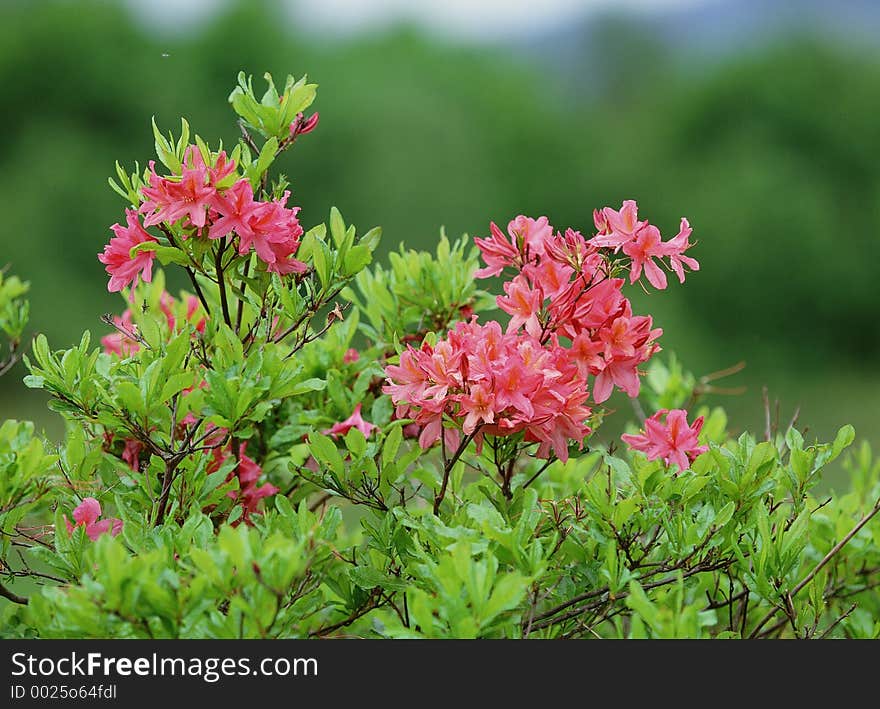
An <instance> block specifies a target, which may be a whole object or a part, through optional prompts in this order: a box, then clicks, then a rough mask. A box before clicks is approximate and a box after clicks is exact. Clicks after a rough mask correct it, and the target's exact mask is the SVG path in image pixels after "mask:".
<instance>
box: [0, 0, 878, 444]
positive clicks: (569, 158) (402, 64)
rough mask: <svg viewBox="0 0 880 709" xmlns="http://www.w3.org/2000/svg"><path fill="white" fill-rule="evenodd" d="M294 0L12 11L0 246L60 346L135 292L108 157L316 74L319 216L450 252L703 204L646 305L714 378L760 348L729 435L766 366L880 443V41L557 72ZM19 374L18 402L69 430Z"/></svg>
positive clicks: (752, 404)
mask: <svg viewBox="0 0 880 709" xmlns="http://www.w3.org/2000/svg"><path fill="white" fill-rule="evenodd" d="M277 12H278V11H277V8H276V7H275V6H274V5H273V4H272V3H269V2H248V3H235V4H233V5H232V6H231V7H230V8H228V9H227V10H226V11H224V13H223V14H221V15H220V16H219V17H217V18H215V19H214V20H212V21H211V22H210V23H208V24H207V25H206V26H205V27H204V29H203V30H202V31H200V32H197V33H194V34H193V33H187V34H185V35H184V34H180V35H175V36H156V35H154V34H151V33H150V28H148V27H142V26H138V25H137V24H136V23H135V22H134V21H133V20H132V19H131V18H130V17H129V16H128V15H127V14H125V12H124V11H123V10H122V9H121V8H120V7H119V6H118V5H116V4H111V3H106V2H77V3H68V2H43V3H39V4H34V3H4V4H3V6H2V8H0V86H2V87H3V89H2V91H0V116H2V119H0V120H2V121H3V130H2V131H0V166H2V169H0V206H2V214H3V229H2V231H0V265H3V264H5V263H7V262H8V263H11V264H12V265H13V268H14V271H15V272H16V273H17V274H18V275H20V276H21V277H22V278H23V279H26V280H29V281H30V282H31V284H32V289H31V301H32V313H31V323H32V325H31V327H32V328H33V329H34V330H39V331H42V332H45V333H46V334H47V336H48V337H49V339H50V342H51V343H52V344H53V345H54V346H58V347H61V346H67V345H69V344H72V343H73V342H76V341H78V340H79V336H80V334H81V331H82V330H83V329H85V328H90V329H91V330H92V331H93V332H94V333H96V334H98V333H102V332H103V331H104V327H103V326H102V325H101V323H100V322H99V320H98V316H99V315H100V314H101V313H104V312H117V311H119V310H120V302H119V300H118V298H116V297H113V296H110V295H109V294H107V292H106V290H105V283H106V279H105V277H104V275H103V271H102V267H101V264H100V263H98V261H97V260H96V258H95V254H97V252H98V251H99V250H100V249H101V247H102V246H103V244H104V243H105V242H106V240H107V239H108V238H109V235H110V232H109V231H108V227H109V225H110V223H112V221H114V220H115V219H117V218H121V216H122V204H121V202H120V201H119V199H118V197H116V196H115V195H114V194H113V193H112V192H111V191H110V190H109V189H108V188H106V187H105V185H106V177H107V175H109V174H111V173H112V171H113V163H114V160H116V159H117V158H118V157H120V156H132V155H141V156H143V159H144V160H146V159H148V158H149V156H151V155H152V154H153V147H152V134H151V130H150V124H149V121H150V117H151V116H152V115H153V114H155V115H156V120H157V122H158V123H159V125H160V126H163V127H166V128H168V127H176V124H177V120H178V116H179V113H180V112H181V110H183V112H184V114H185V115H186V117H187V118H188V120H189V121H190V123H191V124H192V125H193V127H194V130H197V131H198V132H199V133H201V134H202V135H223V136H226V138H227V140H229V141H231V140H233V139H234V138H235V136H234V134H233V133H231V132H230V129H229V122H228V111H227V110H225V109H224V108H223V102H222V100H221V101H218V97H222V96H225V95H226V93H227V92H228V87H229V85H230V83H231V81H232V80H233V79H234V77H235V75H236V73H237V71H238V69H239V68H241V67H247V68H248V70H249V71H253V72H254V73H255V74H257V75H259V74H261V73H262V72H263V71H272V72H274V73H275V74H276V75H284V74H285V73H288V72H291V73H297V74H299V73H302V72H304V71H305V72H308V73H309V76H310V78H311V79H312V80H314V81H317V82H318V83H319V84H320V85H321V93H320V99H319V101H318V103H317V104H316V106H315V108H317V110H319V111H320V113H321V124H320V127H319V129H318V132H317V133H316V134H315V135H314V136H311V137H310V139H309V140H304V141H302V142H301V144H298V145H297V148H296V150H294V151H292V153H291V154H289V155H285V156H284V158H283V162H282V163H281V167H282V169H283V170H285V171H286V172H287V173H288V174H289V176H290V178H291V181H292V187H293V194H294V198H293V200H292V202H293V203H295V204H302V205H304V206H305V208H304V210H303V212H302V213H301V215H300V216H301V219H302V221H303V223H304V224H305V225H306V226H307V227H308V226H310V225H311V224H313V223H317V222H318V221H320V220H321V219H322V218H323V217H324V215H326V214H327V211H328V209H329V207H330V205H331V204H337V205H338V206H339V207H340V209H342V210H343V212H344V213H345V215H346V217H347V218H348V219H349V220H351V221H352V222H354V223H359V224H381V225H382V227H383V230H384V234H385V236H384V237H383V246H382V248H384V249H385V250H386V251H387V250H391V249H395V248H396V246H397V244H398V243H399V242H401V241H405V242H406V244H407V245H408V246H410V247H413V248H417V249H430V250H433V246H434V244H435V243H436V240H437V235H438V233H439V228H440V227H441V226H445V228H446V230H447V233H449V234H450V235H452V236H456V235H458V234H459V233H462V232H468V233H470V234H476V235H480V234H485V233H486V232H487V228H488V223H489V221H490V220H496V221H500V222H506V221H507V220H508V219H510V218H512V217H513V216H515V215H516V214H518V213H525V214H530V215H533V216H538V215H539V214H547V215H548V216H549V217H550V219H551V221H552V222H553V223H554V224H556V225H557V226H567V225H572V226H575V227H579V228H582V229H584V230H588V229H590V228H591V211H592V209H593V207H596V206H601V205H604V204H611V205H617V204H619V203H620V201H621V200H622V199H625V198H631V197H632V198H636V199H638V200H639V204H640V207H641V209H642V211H643V214H645V215H646V216H648V217H650V219H651V221H652V222H655V223H657V224H659V225H660V226H661V228H662V229H664V230H665V231H672V230H674V229H675V228H676V226H677V223H678V219H679V218H680V217H681V216H683V215H686V216H688V217H689V218H690V220H691V223H692V225H693V226H694V228H695V232H694V234H695V237H696V238H697V239H698V240H699V242H700V243H699V246H698V247H697V249H695V255H696V256H697V257H698V258H699V259H700V261H701V263H702V266H703V271H702V272H701V273H699V274H695V275H694V276H693V277H692V278H690V279H689V281H688V283H687V285H686V286H685V287H683V288H678V287H672V288H671V289H670V290H669V291H667V292H666V293H664V294H663V297H662V298H659V297H653V296H652V297H650V298H649V297H648V296H645V297H643V298H642V302H640V303H638V304H637V307H638V308H639V309H640V310H641V311H643V312H644V311H650V312H652V313H654V314H655V316H656V319H657V322H658V324H660V325H661V326H662V327H664V328H665V330H666V335H665V336H664V338H663V340H662V342H663V344H664V346H665V347H666V349H670V350H675V351H676V352H678V353H679V354H680V355H681V356H682V358H683V359H684V360H685V363H686V364H687V366H688V367H689V368H690V369H692V370H694V371H695V372H697V373H707V372H710V371H712V370H716V369H720V368H723V367H726V366H728V365H731V364H733V363H735V362H737V361H738V360H741V359H744V360H746V361H747V363H748V366H747V368H746V370H745V371H744V372H743V373H742V374H740V375H737V376H736V377H735V378H733V379H732V380H731V381H730V382H729V384H730V385H733V386H737V385H744V386H746V387H747V391H746V393H745V394H743V395H741V396H739V397H737V398H734V399H731V400H730V401H727V402H724V403H725V405H726V406H727V408H728V409H729V411H730V412H731V416H732V425H733V428H734V430H737V429H743V428H750V429H752V430H761V427H762V426H763V410H762V405H761V386H762V385H767V386H768V387H769V390H770V398H771V400H772V399H773V398H775V397H778V398H779V399H780V400H781V411H782V414H781V415H782V418H783V419H785V421H786V422H787V420H788V418H790V416H791V414H792V413H793V411H794V409H795V408H796V406H797V405H800V406H801V412H802V413H801V420H802V421H805V422H808V423H809V425H810V426H811V428H812V429H813V430H814V431H815V432H816V434H817V435H819V436H826V437H827V436H829V435H833V432H834V431H835V430H836V429H837V427H838V426H839V425H840V424H841V423H843V422H852V423H853V424H854V425H855V427H856V430H857V432H858V434H859V436H860V437H864V438H867V439H869V440H871V441H873V442H877V441H880V428H878V426H877V423H876V420H874V419H875V416H874V413H875V412H876V403H873V402H876V400H877V396H878V394H880V377H878V376H877V375H876V373H875V370H876V367H875V363H876V355H877V353H878V350H880V327H877V325H876V320H877V312H878V305H880V298H878V296H880V281H878V279H877V278H876V274H875V271H876V258H875V257H874V254H876V248H877V247H876V245H877V243H878V234H877V227H876V225H877V223H878V221H880V162H878V159H877V157H878V155H880V129H878V123H877V120H876V116H877V110H876V109H877V108H878V107H880V62H878V59H877V57H876V56H874V55H871V54H868V53H865V51H864V50H859V51H858V52H856V51H855V50H848V49H847V48H845V47H840V46H834V47H831V46H829V45H826V44H820V43H818V41H812V40H810V39H809V38H800V39H790V40H787V41H786V43H785V44H780V45H778V46H767V47H764V48H762V49H759V50H756V51H754V52H753V53H751V54H748V55H745V54H742V55H736V56H732V57H728V58H726V59H724V60H718V61H715V62H707V61H703V60H701V59H700V58H699V57H694V56H689V55H682V56H674V55H666V54H664V51H663V50H662V48H658V47H656V46H650V47H649V46H648V45H647V44H642V45H639V46H645V47H647V48H648V49H650V51H646V52H645V53H644V54H641V55H638V54H636V55H634V54H633V52H632V50H631V49H629V48H628V47H631V46H632V43H631V42H627V41H608V42H606V45H607V46H605V45H603V48H602V65H603V66H604V67H605V74H604V80H603V81H602V82H599V83H594V81H593V79H591V78H590V77H591V76H593V74H594V72H593V70H594V69H595V68H596V67H595V66H594V65H595V63H596V61H597V58H596V56H595V54H590V53H588V52H584V53H583V54H582V57H581V61H582V63H583V66H582V67H580V68H578V67H573V68H572V70H571V71H570V73H569V74H568V75H566V76H561V75H558V72H556V71H555V70H554V71H551V70H549V69H548V68H547V67H549V64H548V65H546V66H542V64H541V60H540V56H538V55H534V54H526V53H524V52H520V51H518V50H517V49H516V48H512V47H500V46H499V47H495V48H492V47H489V48H487V47H462V46H452V45H445V44H442V43H439V42H437V41H435V40H430V39H427V38H425V37H424V36H421V35H419V34H418V33H416V32H414V31H410V30H407V29H397V30H394V31H391V32H389V33H386V34H383V35H381V36H373V37H369V38H364V39H359V40H353V41H345V42H341V41H335V42H329V41H327V40H326V39H325V38H323V37H315V36H312V37H309V36H306V35H305V34H304V33H302V32H298V31H297V30H296V29H295V28H292V29H291V28H290V27H289V23H288V22H287V21H281V20H280V19H279V18H278V17H277ZM615 32H618V33H619V35H617V37H618V39H625V38H626V37H627V32H630V30H628V29H627V28H626V27H625V26H615ZM632 32H633V33H636V30H632ZM633 37H635V38H637V34H634V35H633ZM609 67H611V70H609V69H608V68H609ZM129 167H130V166H129ZM380 258H381V257H380ZM180 285H182V284H180ZM17 373H18V376H17V375H16V374H12V375H10V376H7V377H5V378H4V381H3V382H2V385H0V387H2V388H0V415H2V417H16V418H28V417H29V418H36V419H37V420H38V422H40V423H41V424H44V425H45V426H47V427H48V428H47V430H48V432H49V433H50V434H51V433H53V432H55V431H54V429H53V428H52V426H57V423H56V422H55V420H54V419H52V418H50V417H49V416H48V412H45V407H44V404H43V400H42V399H41V397H40V395H39V394H36V393H31V392H24V391H23V389H22V387H21V385H20V376H23V373H24V372H23V370H22V369H21V368H19V369H18V370H17ZM727 383H728V382H724V384H727ZM621 403H623V402H621ZM872 407H873V408H872ZM55 433H57V432H55Z"/></svg>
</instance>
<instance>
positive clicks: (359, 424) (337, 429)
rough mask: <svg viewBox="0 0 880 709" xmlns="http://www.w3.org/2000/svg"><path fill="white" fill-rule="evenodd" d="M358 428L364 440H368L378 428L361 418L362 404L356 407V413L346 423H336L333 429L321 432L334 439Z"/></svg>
mask: <svg viewBox="0 0 880 709" xmlns="http://www.w3.org/2000/svg"><path fill="white" fill-rule="evenodd" d="M353 428H356V429H357V430H358V431H360V432H361V433H363V434H364V438H368V437H369V435H370V434H371V433H372V432H373V429H374V428H376V426H375V425H374V424H372V423H370V422H369V421H365V420H364V418H363V417H362V416H361V404H358V405H357V406H355V407H354V413H352V415H351V416H349V417H348V418H347V419H345V421H340V422H339V423H334V424H333V426H332V427H331V428H328V429H325V430H324V431H321V433H323V434H324V435H325V436H327V435H329V436H333V438H338V437H339V436H344V435H345V434H346V433H348V432H349V431H350V430H351V429H353Z"/></svg>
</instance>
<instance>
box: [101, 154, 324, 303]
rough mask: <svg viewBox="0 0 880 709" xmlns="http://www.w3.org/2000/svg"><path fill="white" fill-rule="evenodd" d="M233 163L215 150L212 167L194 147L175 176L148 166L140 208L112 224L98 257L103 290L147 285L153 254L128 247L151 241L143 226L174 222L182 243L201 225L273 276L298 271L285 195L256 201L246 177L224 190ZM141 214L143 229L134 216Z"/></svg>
mask: <svg viewBox="0 0 880 709" xmlns="http://www.w3.org/2000/svg"><path fill="white" fill-rule="evenodd" d="M235 168H236V165H235V162H234V161H231V160H229V159H228V158H227V156H226V153H225V152H221V153H220V154H219V155H218V156H217V159H216V161H215V164H214V165H213V166H209V165H207V164H206V163H205V160H204V158H203V156H202V153H201V151H200V150H199V148H198V147H197V146H195V145H191V146H189V147H188V148H187V149H186V153H185V155H184V160H183V164H182V167H181V174H180V175H172V176H160V175H159V174H157V173H156V164H155V162H154V161H151V162H150V175H149V185H148V186H145V187H143V188H142V190H141V194H142V195H143V197H144V201H143V203H142V204H141V205H140V208H139V209H138V210H137V211H135V210H127V211H126V226H125V227H123V226H120V225H119V224H114V225H113V226H112V227H111V229H112V230H113V233H114V236H113V237H112V238H111V239H110V243H109V244H107V245H106V246H105V247H104V251H103V253H101V254H99V255H98V259H99V260H100V261H101V263H103V264H105V266H106V271H107V273H108V274H109V275H110V281H109V283H108V285H107V289H108V290H109V291H111V292H113V291H121V290H122V289H123V288H125V287H127V286H128V285H129V284H131V285H133V286H136V285H137V283H138V278H139V277H140V278H143V280H144V281H146V282H148V283H149V282H150V280H151V278H152V266H153V259H154V258H155V256H156V254H155V253H154V252H153V251H139V252H138V253H137V254H136V255H135V257H134V258H132V257H131V255H130V252H131V249H133V248H134V247H136V246H138V245H139V244H141V243H144V242H147V241H151V242H156V241H157V239H156V238H155V237H153V236H152V235H151V234H149V233H148V232H147V231H146V230H145V228H144V227H150V226H155V225H159V224H168V225H172V224H179V225H180V226H181V227H182V228H183V231H182V232H181V236H182V238H183V239H187V238H189V236H190V235H191V234H196V235H199V236H201V235H202V234H203V233H204V232H205V228H206V227H207V237H208V238H209V239H222V238H226V239H230V238H231V235H232V234H233V232H234V233H235V234H236V235H238V253H239V254H240V255H242V256H243V255H245V254H247V253H249V252H250V250H251V248H253V250H254V251H256V252H257V255H258V256H259V257H260V259H261V260H262V261H263V262H264V263H265V264H266V269H267V270H268V271H272V272H274V273H279V274H288V273H302V272H304V271H305V270H306V268H307V267H306V265H305V264H304V263H303V262H302V261H299V260H297V259H296V258H295V254H296V252H297V249H298V248H299V245H300V237H301V236H302V234H303V229H302V226H300V223H299V219H298V218H297V214H298V213H299V209H300V208H299V207H290V208H288V207H287V206H286V204H287V200H288V198H289V197H290V192H285V193H284V195H283V196H282V197H281V198H280V199H276V200H270V201H267V202H261V201H258V200H255V199H254V192H253V188H252V187H251V184H250V181H249V180H248V179H247V178H241V179H239V180H237V181H235V182H234V183H233V184H232V185H230V186H228V187H227V186H225V182H228V181H229V180H228V179H227V178H231V177H232V176H233V175H234V173H235ZM139 214H143V215H145V218H144V222H143V226H142V225H141V224H140V222H139V221H138V215H139Z"/></svg>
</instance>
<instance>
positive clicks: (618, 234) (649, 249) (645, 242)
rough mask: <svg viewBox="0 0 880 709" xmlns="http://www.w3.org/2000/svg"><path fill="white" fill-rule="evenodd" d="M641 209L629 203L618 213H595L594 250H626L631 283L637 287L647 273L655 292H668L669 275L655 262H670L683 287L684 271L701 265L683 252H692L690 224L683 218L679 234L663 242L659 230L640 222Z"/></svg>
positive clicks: (608, 209) (608, 208) (602, 211)
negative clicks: (595, 248)
mask: <svg viewBox="0 0 880 709" xmlns="http://www.w3.org/2000/svg"><path fill="white" fill-rule="evenodd" d="M638 214H639V208H638V205H637V204H636V203H635V201H634V200H631V199H628V200H626V201H625V202H624V203H623V205H622V206H621V208H620V210H619V211H615V210H613V209H611V208H610V207H605V208H604V209H597V210H595V211H594V212H593V222H594V223H595V225H596V229H597V230H598V234H597V235H596V236H595V237H593V238H592V239H591V240H590V243H591V244H593V245H594V246H599V247H605V248H610V249H614V251H615V252H617V251H620V250H621V249H622V250H623V253H625V254H626V255H627V256H629V257H630V259H631V260H632V263H631V268H630V276H629V279H630V283H635V282H636V281H637V280H638V279H639V277H640V276H641V275H642V269H643V268H644V270H645V276H647V278H648V282H649V283H650V284H651V285H652V286H654V287H655V288H659V289H661V290H662V289H664V288H666V274H665V273H664V272H663V270H662V269H661V268H660V266H659V265H658V263H657V262H655V261H654V259H657V260H658V261H660V262H661V263H662V259H664V258H668V259H669V267H670V268H671V269H672V270H673V271H674V272H675V275H676V276H678V280H679V282H680V283H684V267H685V266H687V267H688V268H689V269H691V270H692V271H699V270H700V264H699V263H698V262H697V261H696V260H695V259H692V258H691V257H689V256H685V255H684V252H685V251H686V250H687V249H689V248H690V247H691V246H692V244H691V243H690V241H689V239H690V235H691V231H692V229H691V226H690V224H689V223H688V220H687V219H685V218H684V217H682V220H681V226H680V228H679V231H678V234H677V235H676V236H674V237H673V238H672V239H670V240H669V241H666V242H664V241H662V240H661V236H660V230H659V229H658V228H657V227H655V226H654V225H653V224H649V223H648V222H647V220H646V221H639V219H638Z"/></svg>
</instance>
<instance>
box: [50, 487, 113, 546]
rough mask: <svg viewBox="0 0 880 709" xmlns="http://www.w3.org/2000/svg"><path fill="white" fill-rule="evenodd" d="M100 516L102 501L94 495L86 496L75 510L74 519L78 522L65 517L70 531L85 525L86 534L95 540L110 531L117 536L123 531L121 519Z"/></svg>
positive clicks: (65, 522)
mask: <svg viewBox="0 0 880 709" xmlns="http://www.w3.org/2000/svg"><path fill="white" fill-rule="evenodd" d="M100 516H101V503H100V502H98V501H97V500H96V499H95V498H94V497H84V498H83V501H82V502H80V503H79V505H77V506H76V508H75V509H74V510H73V520H74V522H76V524H71V523H70V521H69V520H68V519H67V516H66V515H65V517H64V524H65V525H66V526H67V531H68V532H69V533H70V532H73V530H74V529H76V528H77V527H85V529H86V534H87V535H88V537H89V539H91V540H92V541H93V542H94V541H96V540H97V539H98V537H100V536H101V535H102V534H108V533H109V534H111V535H112V536H114V537H115V536H116V535H117V534H119V533H120V532H121V531H122V520H121V519H117V518H115V517H108V518H107V519H102V520H99V519H98V518H99V517H100Z"/></svg>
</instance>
